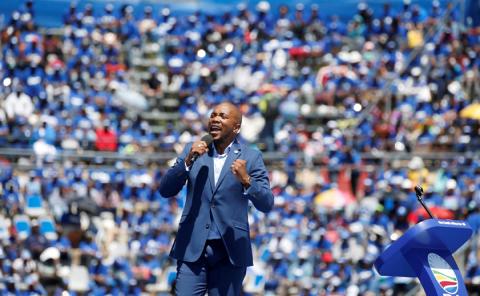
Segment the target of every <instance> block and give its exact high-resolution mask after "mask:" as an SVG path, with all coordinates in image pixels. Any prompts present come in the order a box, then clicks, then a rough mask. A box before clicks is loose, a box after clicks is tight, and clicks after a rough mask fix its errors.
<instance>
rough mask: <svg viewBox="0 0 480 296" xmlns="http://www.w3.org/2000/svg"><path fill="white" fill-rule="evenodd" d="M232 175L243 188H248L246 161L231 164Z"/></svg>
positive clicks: (236, 161)
mask: <svg viewBox="0 0 480 296" xmlns="http://www.w3.org/2000/svg"><path fill="white" fill-rule="evenodd" d="M231 169H232V173H233V175H234V176H235V177H237V179H238V180H239V181H240V183H242V185H243V187H245V188H248V187H250V176H249V175H248V173H247V161H246V160H244V159H237V160H235V161H234V162H233V164H232V166H231Z"/></svg>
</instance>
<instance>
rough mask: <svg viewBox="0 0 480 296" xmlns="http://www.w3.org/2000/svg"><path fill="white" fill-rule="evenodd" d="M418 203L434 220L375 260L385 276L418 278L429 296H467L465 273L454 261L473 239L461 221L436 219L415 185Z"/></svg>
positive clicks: (407, 234)
mask: <svg viewBox="0 0 480 296" xmlns="http://www.w3.org/2000/svg"><path fill="white" fill-rule="evenodd" d="M415 193H416V194H417V198H418V201H419V202H420V203H421V204H422V206H423V207H424V208H425V210H426V211H427V213H428V214H429V215H430V217H431V218H432V219H427V220H424V221H422V222H420V223H418V224H416V225H414V226H412V227H411V228H410V229H408V230H407V231H406V232H405V233H404V234H403V235H402V236H401V237H400V238H399V239H397V240H396V241H394V242H392V244H391V245H389V246H388V247H387V248H386V249H385V250H383V252H382V254H380V256H378V258H377V260H375V263H374V265H375V269H376V270H377V271H378V273H379V274H381V275H384V276H400V277H417V278H418V279H419V280H420V283H421V284H422V287H423V289H424V291H425V294H426V295H427V296H446V295H448V296H467V295H468V294H467V289H466V288H465V283H464V281H463V276H462V273H461V272H460V269H459V268H458V265H457V263H456V262H455V260H454V258H453V253H455V251H456V250H458V249H459V248H460V247H461V246H462V245H463V244H465V242H467V241H468V240H469V239H470V237H471V236H472V233H473V229H472V228H471V227H470V225H468V223H467V222H465V221H462V220H442V219H435V218H434V217H433V215H432V213H431V212H430V210H429V209H428V208H427V206H426V205H425V204H424V202H423V198H422V196H423V189H422V187H420V186H415Z"/></svg>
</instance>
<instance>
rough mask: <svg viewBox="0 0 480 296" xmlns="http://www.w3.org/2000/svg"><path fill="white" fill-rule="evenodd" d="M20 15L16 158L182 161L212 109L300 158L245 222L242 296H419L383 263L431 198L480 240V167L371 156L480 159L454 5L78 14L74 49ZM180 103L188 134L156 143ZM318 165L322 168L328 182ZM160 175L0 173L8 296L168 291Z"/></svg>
mask: <svg viewBox="0 0 480 296" xmlns="http://www.w3.org/2000/svg"><path fill="white" fill-rule="evenodd" d="M20 5H21V6H20V7H19V9H18V10H17V11H15V12H14V13H13V14H12V15H11V18H10V21H9V22H8V23H7V25H6V26H5V27H4V28H1V30H0V34H1V35H0V38H1V39H0V40H1V60H0V105H1V108H0V147H8V148H33V150H34V152H35V154H37V155H39V156H55V155H56V154H57V153H58V152H59V151H74V152H75V151H76V152H79V151H89V150H96V151H112V152H120V153H124V154H134V153H136V152H164V151H172V150H175V149H177V148H178V147H180V146H181V145H182V144H184V143H186V142H188V141H191V140H192V139H193V138H194V137H195V136H198V135H201V134H202V131H204V122H203V119H204V118H207V116H208V112H209V109H210V107H211V106H212V105H214V104H216V103H218V102H221V101H223V100H229V101H232V102H234V103H236V104H238V105H240V108H241V110H242V113H243V127H242V131H241V137H242V141H245V142H247V143H252V144H258V146H259V147H260V148H261V149H263V150H267V151H280V152H284V153H286V155H288V156H287V157H286V159H285V162H284V167H283V168H281V169H278V168H275V169H271V170H270V173H271V176H270V177H271V182H272V187H273V190H274V193H275V209H274V210H273V211H272V212H271V213H269V214H267V215H264V214H262V213H258V212H254V211H252V213H251V215H250V217H249V220H250V222H251V226H250V231H251V234H252V240H253V243H254V249H255V266H254V267H253V268H251V269H249V271H248V274H247V278H246V281H245V283H244V289H245V292H246V293H250V294H255V293H260V294H267V295H268V294H271V295H278V294H281V293H286V294H289V295H323V294H325V295H335V294H339V295H345V294H347V295H358V294H362V295H368V294H371V295H379V294H385V295H391V294H392V293H393V294H394V295H399V293H401V292H402V291H403V292H405V291H407V290H409V289H411V288H412V287H413V285H414V282H411V281H405V280H404V279H393V278H386V277H380V276H379V275H378V274H377V273H376V272H375V271H374V269H373V268H372V266H373V261H374V260H375V258H376V256H378V254H379V252H381V251H382V249H383V248H384V247H385V246H386V245H387V244H388V243H390V242H391V241H392V240H395V239H396V238H398V237H399V236H400V235H401V234H402V233H403V231H405V230H406V229H408V227H410V226H411V225H413V224H414V223H416V222H418V221H420V220H422V219H424V218H426V216H425V213H423V212H421V211H419V210H418V209H417V208H418V204H417V202H416V197H415V194H414V193H413V191H412V188H413V187H414V186H415V185H416V184H423V186H424V188H425V191H426V196H425V199H426V201H427V203H428V204H429V205H430V206H431V207H432V208H433V209H434V212H435V213H436V215H437V216H439V217H443V218H450V219H451V218H457V219H466V220H467V221H469V223H470V224H471V225H472V227H473V228H474V230H475V231H476V232H478V229H479V228H480V212H479V208H480V207H479V202H480V196H479V195H478V193H477V192H479V190H478V189H480V188H479V187H480V177H479V176H480V168H479V166H478V162H477V161H475V160H474V161H470V160H469V159H463V158H461V159H458V160H455V161H454V162H453V163H452V162H450V163H448V162H441V165H440V166H438V167H436V168H430V167H428V166H426V165H425V164H424V163H423V162H422V160H421V159H417V158H415V159H413V160H412V161H410V162H408V163H401V162H392V163H385V164H377V165H375V166H373V167H372V166H370V165H363V160H362V159H361V155H362V153H364V152H377V151H386V152H388V151H397V152H412V151H415V152H419V151H427V152H428V151H455V152H467V151H476V150H477V149H478V148H479V145H480V140H479V139H480V137H479V134H480V132H479V128H480V126H479V123H478V122H479V121H478V120H480V107H479V108H477V112H475V110H473V111H471V112H462V111H464V110H465V109H466V108H467V107H468V108H470V109H472V107H475V104H476V103H478V96H479V94H480V79H479V65H480V64H479V63H480V57H479V54H480V42H479V36H480V32H479V30H478V28H469V27H465V25H464V23H463V22H462V20H461V19H460V15H459V12H458V9H456V8H455V7H453V6H452V5H448V6H446V7H443V6H440V5H439V3H438V2H436V1H433V2H432V6H431V7H421V6H418V5H416V4H412V3H410V1H408V0H406V1H404V2H403V7H402V8H401V9H399V10H394V9H392V8H391V7H390V6H389V4H388V3H387V4H385V6H384V9H383V11H381V12H379V13H373V11H372V10H371V9H370V8H369V7H368V5H366V4H365V3H360V4H359V5H358V8H357V11H356V13H355V14H354V15H353V16H352V17H351V18H350V19H348V20H344V19H341V18H338V17H336V16H326V15H322V13H321V11H319V9H318V7H317V6H316V5H312V6H309V7H305V6H304V5H302V4H297V5H296V6H295V7H292V6H280V8H279V9H278V11H277V10H275V11H274V9H272V8H271V6H270V4H269V3H268V2H265V1H261V2H259V3H258V5H257V6H256V8H255V9H253V10H252V9H247V7H246V6H245V5H242V4H241V5H239V6H238V7H237V9H236V10H234V11H232V12H229V13H225V14H223V15H207V14H205V13H203V12H202V11H198V12H196V13H193V14H191V15H188V16H186V17H179V16H177V15H175V14H174V13H173V12H172V11H170V9H169V8H168V7H165V8H163V9H161V10H160V11H154V10H153V9H152V8H151V7H148V6H147V7H145V9H144V10H143V11H142V12H139V13H137V14H135V7H133V6H128V5H124V6H121V7H116V6H114V5H112V4H107V5H105V7H104V10H103V11H93V6H91V5H89V4H87V5H85V6H84V7H83V8H82V9H80V8H79V7H77V6H75V5H74V4H72V6H71V7H70V8H69V10H68V11H67V12H66V13H65V15H64V16H63V22H64V28H62V30H61V33H60V34H53V33H49V32H48V31H44V30H41V29H40V28H37V27H36V25H35V9H34V6H35V3H34V1H32V0H27V1H25V3H22V4H20ZM140 15H141V16H140ZM45 32H47V33H45ZM151 47H154V48H156V49H158V50H154V51H153V52H155V55H154V57H153V59H152V61H158V63H156V62H155V63H153V62H152V64H151V65H148V66H147V67H146V68H147V70H146V72H145V73H144V74H145V75H143V74H141V73H139V71H140V70H139V69H138V68H137V67H136V66H135V63H136V62H135V59H136V57H135V56H134V54H133V53H134V52H135V51H136V50H139V51H143V50H145V48H151ZM139 76H141V77H143V78H142V79H141V80H140V81H138V79H136V78H137V77H139ZM125 94H127V95H125ZM171 97H174V98H175V99H176V100H177V101H178V104H179V106H178V111H179V112H180V114H181V116H180V118H181V120H180V122H179V123H178V124H171V123H169V124H168V125H166V126H165V127H164V129H162V130H160V131H155V130H154V129H153V128H152V125H151V122H149V121H148V120H146V119H145V118H144V117H142V114H143V113H144V112H146V111H147V110H150V109H152V106H156V104H157V103H156V102H158V101H160V102H162V101H163V100H167V99H170V98H171ZM132 111H133V112H132ZM176 144H179V145H176ZM292 152H302V153H303V155H304V157H303V158H302V159H297V158H296V154H293V153H292ZM320 154H322V155H325V156H326V157H325V158H324V159H323V162H324V166H323V167H322V168H321V170H320V169H319V168H318V167H315V166H313V158H314V157H315V156H317V155H320ZM300 163H301V164H304V166H302V168H301V169H300V168H299V164H300ZM164 167H165V164H159V163H154V162H152V163H129V162H126V161H117V162H116V163H115V166H114V168H109V169H100V168H95V167H91V166H88V165H85V164H84V163H82V162H80V161H78V162H77V161H70V160H65V161H64V162H59V161H57V162H50V163H49V165H45V166H40V167H38V168H36V169H32V170H28V171H24V170H17V169H15V170H14V169H13V168H12V166H11V165H10V164H8V163H6V162H5V163H4V162H1V163H0V195H1V196H2V199H1V200H0V202H1V203H2V205H1V208H0V220H1V221H2V223H0V226H1V229H0V240H1V241H0V275H1V276H0V278H1V280H0V291H2V294H3V293H7V291H9V292H10V293H16V294H18V295H23V294H25V295H32V294H35V293H36V294H45V293H52V294H55V293H56V294H57V295H63V294H62V293H63V292H64V291H69V293H70V294H72V295H75V294H82V293H86V292H87V291H88V292H89V293H91V294H92V295H105V294H108V293H111V294H112V295H124V294H141V293H142V292H149V293H152V294H156V293H166V294H168V291H169V290H170V289H171V286H172V284H174V283H173V278H174V275H175V263H174V262H173V261H172V260H171V259H169V258H168V251H169V247H170V245H171V243H172V239H173V237H174V233H175V231H176V225H177V219H178V218H179V215H180V214H181V210H182V207H183V201H184V198H185V192H182V193H180V194H179V196H178V197H176V198H173V199H164V198H162V197H161V196H160V195H159V193H158V192H157V191H156V186H157V185H156V184H158V180H159V178H160V177H161V175H162V172H163V169H164ZM478 243H479V237H478V236H475V237H474V239H472V240H471V241H470V242H469V244H468V245H467V246H466V248H465V252H462V254H463V257H462V258H461V260H460V261H459V262H460V265H461V266H463V267H464V270H465V277H466V282H467V284H468V286H469V288H470V289H471V291H472V293H473V291H478V290H479V289H480V262H479V260H480V254H478V251H477V250H478V247H477V245H478Z"/></svg>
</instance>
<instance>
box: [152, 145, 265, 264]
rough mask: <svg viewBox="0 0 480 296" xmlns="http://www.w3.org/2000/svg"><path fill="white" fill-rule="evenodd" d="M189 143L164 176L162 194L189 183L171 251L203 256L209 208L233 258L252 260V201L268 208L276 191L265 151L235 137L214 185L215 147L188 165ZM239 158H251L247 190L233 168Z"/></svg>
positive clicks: (183, 256) (242, 261)
mask: <svg viewBox="0 0 480 296" xmlns="http://www.w3.org/2000/svg"><path fill="white" fill-rule="evenodd" d="M191 146H192V144H188V145H187V146H186V147H185V149H184V151H183V152H182V154H181V155H180V156H179V157H178V158H177V161H176V163H175V165H174V166H173V167H171V168H170V169H169V170H168V171H167V172H166V174H165V175H164V176H163V177H162V179H161V181H160V188H159V190H160V194H161V195H162V196H164V197H172V196H175V195H176V194H177V193H178V192H179V191H180V190H181V189H182V187H183V186H184V185H185V183H186V185H187V199H186V201H185V207H184V209H183V213H182V217H181V219H180V225H179V228H178V233H177V237H176V240H175V243H174V244H173V247H172V250H171V252H170V256H172V257H173V258H175V259H177V260H182V261H187V262H195V261H197V260H198V259H199V258H200V255H201V254H202V252H203V248H204V246H205V242H206V240H207V237H208V233H209V231H210V228H211V227H212V220H211V216H210V213H211V215H212V216H213V219H214V221H215V223H216V225H217V227H218V230H219V231H220V234H221V236H222V239H223V242H224V243H225V246H226V249H227V252H228V256H229V258H230V261H231V263H232V264H234V265H236V266H250V265H252V264H253V260H252V248H251V243H250V234H249V226H248V217H247V215H248V201H251V202H252V203H253V205H254V206H255V207H256V208H257V209H258V210H260V211H262V212H268V211H270V210H271V209H272V207H273V194H272V191H271V190H270V184H269V180H268V173H267V170H266V169H265V165H264V163H263V159H262V156H261V153H260V152H259V151H257V150H254V149H251V148H248V147H246V146H244V145H240V144H238V142H237V141H235V142H234V143H233V144H232V147H231V149H230V152H229V153H228V156H227V159H226V161H225V165H224V166H223V169H222V171H221V173H220V177H219V179H218V182H217V186H215V185H214V183H215V181H214V171H213V149H212V147H210V149H209V153H208V154H207V153H206V154H204V155H202V156H201V157H199V158H198V159H197V160H196V162H195V163H194V164H193V165H192V167H191V168H190V170H189V171H187V170H186V169H185V157H187V155H188V152H189V151H190V148H191ZM236 159H244V160H246V161H247V165H246V166H247V172H248V174H249V175H250V177H251V179H250V182H251V185H250V187H249V188H248V190H246V191H245V190H244V188H243V186H242V184H241V183H240V181H238V179H237V178H236V177H235V176H234V175H233V173H232V172H231V169H230V167H231V165H232V163H233V162H234V161H235V160H236Z"/></svg>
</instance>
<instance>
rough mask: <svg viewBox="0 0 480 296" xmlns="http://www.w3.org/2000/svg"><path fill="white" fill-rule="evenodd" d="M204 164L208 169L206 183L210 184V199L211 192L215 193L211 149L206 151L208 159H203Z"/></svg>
mask: <svg viewBox="0 0 480 296" xmlns="http://www.w3.org/2000/svg"><path fill="white" fill-rule="evenodd" d="M205 162H206V164H207V167H208V183H210V190H211V191H212V195H210V199H211V198H212V196H213V192H214V191H215V175H214V167H213V149H210V150H209V151H208V157H206V158H205Z"/></svg>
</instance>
